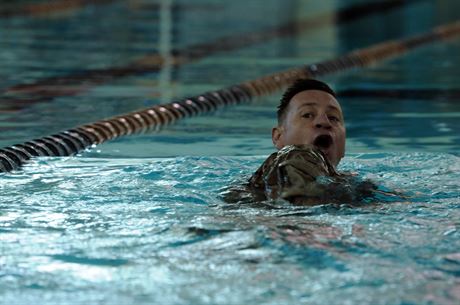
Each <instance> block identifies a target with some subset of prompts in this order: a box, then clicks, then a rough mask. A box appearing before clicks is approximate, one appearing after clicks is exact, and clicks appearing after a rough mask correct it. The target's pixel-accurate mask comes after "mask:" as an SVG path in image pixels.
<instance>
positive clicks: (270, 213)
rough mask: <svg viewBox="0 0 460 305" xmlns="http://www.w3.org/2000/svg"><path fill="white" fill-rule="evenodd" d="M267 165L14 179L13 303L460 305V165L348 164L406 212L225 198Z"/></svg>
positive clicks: (6, 237) (6, 179)
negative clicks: (391, 194)
mask: <svg viewBox="0 0 460 305" xmlns="http://www.w3.org/2000/svg"><path fill="white" fill-rule="evenodd" d="M263 160H264V157H263V156H260V157H231V158H230V157H187V158H170V159H133V158H131V159H103V158H82V157H77V158H61V159H59V158H54V159H41V160H38V161H36V162H34V163H32V164H30V165H29V166H28V167H26V169H25V170H24V171H22V172H17V173H12V174H7V175H3V176H2V177H1V178H0V180H1V181H2V183H1V184H0V185H2V200H1V204H0V210H1V213H0V217H1V218H0V219H1V228H0V230H1V233H2V234H1V239H2V256H1V258H0V260H1V265H2V269H1V271H0V272H1V276H0V287H1V288H0V294H1V295H2V300H4V302H5V304H7V303H16V304H18V303H20V304H25V303H28V302H30V301H31V300H34V301H35V302H37V300H40V303H41V304H48V303H49V302H50V301H47V300H53V302H56V300H57V301H59V302H60V303H68V302H69V300H73V301H75V302H79V303H85V302H86V303H87V302H95V301H98V302H105V303H120V302H121V303H123V302H126V303H133V302H135V303H138V304H149V303H152V302H154V303H167V304H170V303H175V304H190V303H195V304H204V303H212V304H229V303H235V304H241V303H245V302H250V301H254V300H256V301H257V302H258V303H264V304H277V303H280V302H281V303H286V304H297V303H298V301H299V300H302V301H303V302H307V303H312V304H325V303H334V302H336V300H337V298H344V297H346V298H347V300H349V301H350V304H351V303H355V304H356V303H368V304H371V303H372V304H373V303H381V304H394V303H401V302H409V303H416V304H425V303H430V302H434V303H442V304H452V305H453V304H457V303H458V301H459V300H460V299H459V296H458V294H457V291H458V288H459V285H460V283H459V282H458V280H457V278H458V274H459V272H460V269H459V255H460V254H459V252H458V249H459V247H460V244H459V240H460V239H459V236H458V223H457V222H458V221H457V220H458V219H459V216H460V211H459V209H458V207H459V204H460V202H459V200H458V198H459V193H458V189H459V183H458V181H460V179H459V178H460V177H459V174H458V173H459V172H460V171H459V164H460V162H459V158H458V157H455V156H453V155H449V154H428V153H408V154H359V155H358V154H356V155H349V156H348V157H347V158H346V159H345V161H344V163H343V165H342V170H353V171H357V172H359V173H360V176H361V177H363V178H369V179H372V180H374V181H376V182H377V183H378V184H379V185H381V186H382V187H385V188H388V189H402V190H404V192H406V193H407V194H410V198H409V199H408V200H404V201H396V202H377V203H369V204H364V205H360V206H357V207H356V206H350V205H348V204H334V205H321V206H315V207H307V208H306V207H297V206H291V205H289V204H287V203H283V202H267V203H266V204H265V205H262V206H261V205H259V206H256V205H247V204H246V205H229V204H225V203H224V202H222V201H221V200H220V199H219V198H218V197H219V190H220V189H222V188H224V187H226V186H228V185H229V184H231V183H236V182H237V181H241V180H242V179H244V177H247V176H249V175H250V174H251V173H252V171H254V170H255V169H256V168H257V167H258V166H259V165H260V163H261V162H262V161H263ZM76 291H78V293H75V292H76ZM102 291H103V293H101V292H102ZM83 292H85V293H83ZM70 295H71V296H72V297H71V298H70Z"/></svg>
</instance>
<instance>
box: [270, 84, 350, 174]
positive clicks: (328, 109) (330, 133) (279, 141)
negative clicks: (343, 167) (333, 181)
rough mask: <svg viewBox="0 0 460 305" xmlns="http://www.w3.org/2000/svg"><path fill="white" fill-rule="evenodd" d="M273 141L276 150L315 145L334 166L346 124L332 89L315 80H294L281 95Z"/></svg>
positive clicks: (342, 145) (342, 151) (342, 147)
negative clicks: (286, 147) (285, 147)
mask: <svg viewBox="0 0 460 305" xmlns="http://www.w3.org/2000/svg"><path fill="white" fill-rule="evenodd" d="M272 140H273V144H274V145H275V146H276V148H277V149H281V148H282V147H284V146H286V145H295V144H310V145H314V146H316V147H318V148H319V149H320V150H321V151H322V152H323V153H324V154H325V155H326V157H327V158H328V159H329V161H330V162H331V163H332V164H333V165H334V166H337V164H339V162H340V160H341V159H342V157H343V156H344V154H345V124H344V119H343V114H342V109H341V107H340V105H339V103H338V102H337V100H336V99H335V93H334V91H333V90H332V89H331V88H330V87H329V86H328V85H326V84H325V83H323V82H320V81H317V80H313V79H299V80H297V81H296V82H295V83H294V84H293V85H292V86H291V87H289V88H288V89H287V90H286V92H285V93H284V95H283V97H282V98H281V103H280V105H279V106H278V126H276V127H274V128H273V130H272Z"/></svg>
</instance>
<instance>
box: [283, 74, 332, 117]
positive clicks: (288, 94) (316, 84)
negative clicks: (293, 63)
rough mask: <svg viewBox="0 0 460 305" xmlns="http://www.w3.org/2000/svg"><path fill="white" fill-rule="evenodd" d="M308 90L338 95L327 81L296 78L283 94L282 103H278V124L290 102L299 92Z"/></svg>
mask: <svg viewBox="0 0 460 305" xmlns="http://www.w3.org/2000/svg"><path fill="white" fill-rule="evenodd" d="M307 90H319V91H324V92H326V93H329V94H330V95H332V96H333V97H336V94H335V92H334V90H332V89H331V87H329V86H328V85H327V84H326V83H323V82H322V81H319V80H316V79H311V78H301V79H298V80H296V81H295V82H294V83H293V84H292V85H291V86H290V87H289V88H287V89H286V91H285V92H284V94H283V96H282V97H281V101H280V104H279V105H278V111H277V116H278V124H281V123H282V122H283V120H284V117H285V116H286V111H287V110H286V109H287V108H288V106H289V102H290V101H291V99H292V98H293V97H294V95H296V94H297V93H299V92H302V91H307Z"/></svg>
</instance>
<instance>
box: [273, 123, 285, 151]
mask: <svg viewBox="0 0 460 305" xmlns="http://www.w3.org/2000/svg"><path fill="white" fill-rule="evenodd" d="M272 142H273V145H275V147H276V148H277V149H281V148H283V146H284V145H283V127H282V126H276V127H273V128H272Z"/></svg>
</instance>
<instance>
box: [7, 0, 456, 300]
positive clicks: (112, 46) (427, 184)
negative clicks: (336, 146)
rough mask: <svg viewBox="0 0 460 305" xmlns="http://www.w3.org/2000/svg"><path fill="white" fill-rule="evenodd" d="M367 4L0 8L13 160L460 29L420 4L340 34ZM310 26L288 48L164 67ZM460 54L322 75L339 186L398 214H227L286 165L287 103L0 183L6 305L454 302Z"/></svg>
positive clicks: (266, 102) (356, 209) (443, 45)
mask: <svg viewBox="0 0 460 305" xmlns="http://www.w3.org/2000/svg"><path fill="white" fill-rule="evenodd" d="M368 2H370V1H340V3H339V1H316V2H315V3H313V2H306V1H295V0H289V1H279V0H271V1H264V4H263V5H261V4H260V3H259V2H258V1H254V2H250V3H247V1H239V0H237V1H231V2H228V1H204V0H200V1H193V3H190V1H185V0H184V1H174V0H163V1H150V0H141V1H115V0H114V1H107V2H105V3H102V4H99V5H95V4H94V3H93V4H86V5H83V6H78V5H77V6H76V7H75V8H71V9H67V10H60V11H59V10H58V11H53V12H48V13H43V12H42V13H40V14H38V13H37V14H24V13H22V14H21V13H20V12H21V8H27V7H29V6H28V5H31V3H35V4H37V3H38V4H43V3H46V1H17V2H15V3H9V4H3V3H2V4H0V46H1V48H0V131H1V132H0V146H2V147H3V146H8V145H13V144H16V143H21V142H23V141H27V140H30V139H32V138H36V137H41V136H45V135H49V134H52V133H55V132H58V131H61V130H65V129H68V128H72V127H74V126H77V125H79V124H84V123H88V122H92V121H95V120H99V119H103V118H106V117H110V116H113V115H118V114H121V113H124V112H128V111H133V110H136V109H139V108H142V107H147V106H150V105H153V104H158V103H165V102H169V101H172V100H174V99H178V98H182V97H185V96H190V95H195V94H199V93H202V92H204V91H207V90H213V89H218V88H221V87H224V86H228V85H231V84H233V83H240V82H242V81H245V80H249V79H253V78H257V77H260V76H262V75H264V74H267V73H274V72H276V71H280V70H284V69H288V68H291V67H294V66H298V65H303V64H310V63H315V62H318V61H321V60H326V59H331V58H334V57H336V56H339V55H340V54H343V53H345V52H348V51H350V50H353V49H355V48H360V47H365V46H367V45H370V44H373V43H377V42H380V41H382V40H386V39H398V38H402V37H407V36H409V35H412V34H417V33H422V32H424V31H427V30H429V29H430V28H431V27H433V26H436V25H439V24H442V23H448V22H451V21H454V20H457V19H458V18H459V17H460V16H459V13H458V12H460V7H459V3H458V2H457V1H453V0H452V1H447V0H446V1H442V2H440V1H423V0H419V1H403V2H404V3H401V5H400V6H397V7H395V8H394V9H392V10H388V11H385V12H381V13H373V14H370V13H369V15H368V16H365V17H362V18H358V17H356V19H352V20H349V21H347V22H341V23H340V22H339V21H337V20H338V17H337V16H336V18H334V15H336V13H337V12H338V11H339V10H341V9H344V8H350V7H353V6H356V5H361V4H366V3H368ZM373 3H375V2H373ZM29 8H30V7H29ZM6 9H8V10H10V11H11V9H14V10H13V11H15V12H16V13H15V15H9V16H7V15H6V14H5V13H2V12H5V10H6ZM2 10H3V11H2ZM317 16H322V17H321V18H319V19H321V20H326V21H324V22H323V24H322V25H321V26H317V25H310V26H308V27H307V28H308V29H307V30H299V32H298V33H296V34H293V35H283V36H282V37H274V38H272V39H268V40H266V41H261V42H259V43H256V44H253V45H248V46H246V47H241V48H237V49H234V50H232V51H228V52H220V53H212V54H208V55H206V56H204V57H203V58H200V59H197V60H195V61H192V62H189V63H187V64H184V65H179V66H173V65H171V62H170V60H172V59H173V57H174V54H175V52H173V50H180V51H181V52H184V50H187V49H190V48H192V47H193V46H196V45H197V44H202V43H211V44H212V43H213V42H214V43H215V42H216V41H218V39H221V38H222V37H237V38H238V37H242V36H245V35H256V34H254V33H263V32H264V31H267V28H271V27H274V26H277V25H281V24H285V23H286V22H289V21H293V20H297V21H299V22H300V21H302V20H304V19H308V20H312V19H314V20H317V19H318V17H317ZM315 18H316V19H315ZM233 39H235V38H233ZM459 51H460V40H459V39H454V40H452V41H449V42H440V43H435V44H429V45H427V46H425V47H423V48H420V49H417V50H414V51H413V52H411V53H408V54H406V55H404V56H402V57H398V58H395V59H392V60H390V61H386V62H382V63H379V64H377V65H375V66H372V67H368V68H365V69H358V70H353V71H346V72H343V73H339V74H334V75H328V76H325V77H324V78H323V80H325V81H327V82H328V83H330V84H331V85H332V86H333V87H334V88H335V89H336V90H337V91H338V92H339V100H340V102H341V104H342V107H343V110H344V114H345V119H346V124H347V155H346V157H345V159H344V160H343V162H342V163H341V165H340V170H343V171H352V172H356V173H358V175H359V176H360V177H361V178H362V179H371V180H373V181H374V182H376V183H377V184H378V185H379V186H380V187H381V188H384V189H388V190H397V191H400V192H402V193H403V194H404V195H405V196H406V198H405V199H401V198H399V199H398V198H397V199H396V200H390V198H379V199H378V200H376V201H375V202H372V203H367V204H361V205H359V206H356V205H351V204H348V203H343V204H340V205H321V206H315V207H295V206H291V205H289V204H287V203H286V202H281V201H278V202H266V203H261V204H245V205H235V204H233V205H229V204H226V203H224V202H223V201H222V199H221V192H223V191H224V190H225V189H226V188H227V187H228V186H229V185H234V184H238V183H241V182H242V181H245V179H247V178H248V177H249V176H250V175H251V174H252V173H253V172H254V171H255V170H256V169H257V168H258V166H259V165H260V164H261V163H262V162H263V160H264V159H265V157H266V156H267V155H268V154H270V153H272V152H273V151H274V148H273V145H272V143H271V139H270V130H271V127H272V126H273V124H274V123H275V113H274V109H275V108H276V105H277V103H278V100H279V94H275V95H273V96H269V97H263V98H261V99H259V100H257V101H255V102H254V103H251V104H248V105H241V106H238V107H228V108H225V109H222V110H220V111H218V112H216V113H214V114H211V115H207V116H202V117H197V118H191V119H187V120H184V121H181V122H178V123H177V124H175V125H171V126H167V127H166V128H165V129H163V130H161V131H160V132H158V133H150V134H146V135H135V136H130V137H125V138H121V139H117V140H115V141H112V142H108V143H104V144H102V145H99V146H97V147H93V148H92V149H90V150H87V151H85V152H82V153H81V154H79V155H77V156H73V157H62V158H41V159H35V160H33V161H31V162H30V163H29V164H27V165H26V167H25V168H24V169H22V170H20V171H16V172H13V173H9V174H2V175H0V304H5V305H6V304H372V305H374V304H388V305H390V304H391V305H393V304H401V305H402V304H417V305H418V304H426V305H428V304H430V305H431V304H446V305H457V304H459V303H460V238H459V234H460V233H459V225H460V208H459V207H460V192H459V186H460V182H459V181H460V174H459V173H460V159H459V158H460V155H459V153H458V152H459V151H460V136H459V134H460V124H459V123H458V122H459V119H460V107H459V105H460V104H459V99H460V94H459V91H460V90H459V89H460V88H459V87H458V84H459V82H460V78H459V76H458V69H459V67H460V56H459V54H460V52H459ZM154 54H160V55H161V56H162V58H166V61H165V63H164V65H163V66H162V67H160V69H159V70H158V71H150V72H148V71H147V72H144V73H133V74H132V75H128V76H126V77H120V78H113V79H108V80H105V81H104V82H99V83H95V84H94V83H92V82H94V78H97V76H94V75H95V74H93V77H87V78H84V79H80V80H78V81H76V82H75V81H74V82H73V83H72V82H71V83H68V84H63V83H65V81H63V79H64V80H65V79H66V77H68V76H69V75H71V76H73V77H74V78H78V77H77V76H79V75H82V74H85V73H89V75H91V73H94V71H99V70H103V69H106V70H110V69H113V68H116V67H129V66H131V65H132V63H133V62H135V61H136V60H139V59H144V60H145V58H146V56H154ZM168 60H169V61H168ZM98 69H99V70H98ZM58 76H61V77H62V78H61V79H60V80H59V79H54V80H53V79H51V80H48V81H44V80H46V79H47V78H49V77H58ZM99 77H101V76H99ZM40 82H41V85H39V86H38V87H35V89H33V90H32V89H30V88H29V89H22V90H17V89H14V88H15V86H17V85H21V84H22V85H27V84H29V85H30V84H40ZM28 90H29V91H28ZM69 90H70V91H72V90H76V93H75V94H68V92H69ZM44 92H48V93H47V94H44ZM50 92H51V93H50ZM66 92H67V93H66ZM350 92H355V95H353V94H350ZM356 92H358V94H356ZM379 92H380V93H379Z"/></svg>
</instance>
